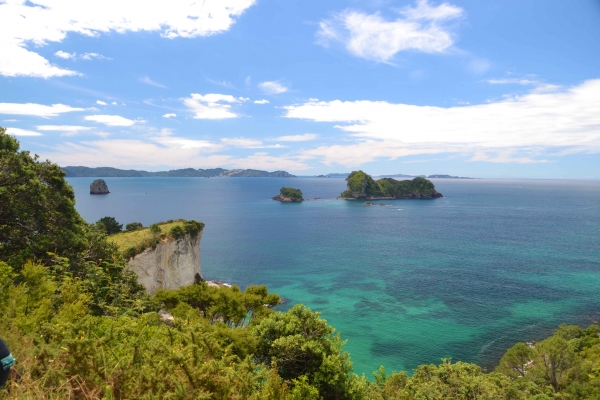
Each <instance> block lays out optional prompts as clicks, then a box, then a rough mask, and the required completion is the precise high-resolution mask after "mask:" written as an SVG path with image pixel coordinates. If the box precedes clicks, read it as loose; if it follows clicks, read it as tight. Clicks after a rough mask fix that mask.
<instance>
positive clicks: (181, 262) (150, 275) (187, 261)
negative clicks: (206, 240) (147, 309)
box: [128, 231, 202, 294]
mask: <svg viewBox="0 0 600 400" xmlns="http://www.w3.org/2000/svg"><path fill="white" fill-rule="evenodd" d="M201 239H202V231H200V232H199V233H198V235H197V236H195V237H193V236H191V235H189V234H187V235H185V236H184V237H183V238H181V239H179V240H175V239H169V240H167V241H164V242H161V243H159V244H158V245H157V246H156V249H154V250H152V248H147V249H146V250H144V252H143V253H141V254H138V255H136V256H135V257H133V258H131V259H130V260H129V262H128V267H129V268H130V269H131V270H132V271H134V272H135V273H136V274H137V276H138V282H139V283H141V284H142V285H144V286H145V287H146V290H147V291H148V293H149V294H153V293H154V292H156V291H157V290H160V289H176V288H178V287H180V286H186V285H191V284H192V283H194V277H195V276H196V274H200V276H202V271H201V269H200V240H201Z"/></svg>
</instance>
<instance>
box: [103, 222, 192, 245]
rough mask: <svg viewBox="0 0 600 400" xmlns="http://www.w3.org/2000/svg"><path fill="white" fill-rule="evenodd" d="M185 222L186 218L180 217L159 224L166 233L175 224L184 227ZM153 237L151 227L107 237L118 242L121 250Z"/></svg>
mask: <svg viewBox="0 0 600 400" xmlns="http://www.w3.org/2000/svg"><path fill="white" fill-rule="evenodd" d="M184 222H185V220H183V219H178V220H176V221H172V222H161V223H158V224H157V225H158V226H160V228H161V230H162V232H163V234H166V233H168V232H169V231H170V230H171V228H173V227H174V226H181V227H183V223H184ZM152 239H154V235H153V234H152V232H150V227H148V228H143V229H140V230H137V231H133V232H120V233H116V234H114V235H111V236H109V237H108V238H107V240H108V241H109V242H113V243H114V244H116V245H117V246H118V247H119V250H121V251H125V250H127V249H128V248H129V247H137V246H139V245H140V244H143V243H146V242H150V241H151V240H152Z"/></svg>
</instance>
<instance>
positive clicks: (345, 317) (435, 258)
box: [68, 178, 600, 378]
mask: <svg viewBox="0 0 600 400" xmlns="http://www.w3.org/2000/svg"><path fill="white" fill-rule="evenodd" d="M68 181H69V183H70V184H71V185H73V187H74V189H75V193H76V201H77V204H76V207H77V209H78V210H79V212H80V213H81V215H82V216H83V217H84V218H85V219H86V220H87V221H89V222H95V221H97V220H98V219H100V218H101V217H104V216H113V217H115V218H116V219H117V220H118V221H119V222H120V223H123V224H126V223H129V222H136V221H139V222H142V223H143V224H144V225H149V224H151V223H153V222H158V221H162V220H168V219H176V218H186V219H196V220H199V221H203V222H204V223H206V228H205V230H204V236H203V239H202V243H201V245H200V248H201V259H202V261H201V263H202V271H203V275H204V278H205V279H216V280H221V281H225V282H231V283H235V284H238V285H239V286H241V287H242V288H243V287H245V286H247V285H250V284H266V285H268V287H269V288H270V290H271V291H273V292H276V293H279V294H280V295H281V296H283V297H284V298H286V299H287V303H286V304H285V305H283V306H282V308H283V309H285V308H286V307H289V306H291V305H292V304H295V303H304V304H306V305H307V306H309V307H310V308H311V309H313V310H317V311H320V312H321V313H322V316H323V318H325V319H326V320H327V321H328V322H329V323H330V324H332V325H333V326H334V327H335V328H336V329H337V330H338V331H339V332H341V334H342V338H343V339H347V340H348V342H347V344H346V346H345V349H346V350H348V351H349V352H350V353H351V358H352V361H353V362H354V369H355V371H356V372H358V373H359V374H361V373H365V374H367V376H368V377H369V378H370V377H371V372H372V371H374V370H376V369H377V368H378V367H379V365H381V364H383V365H384V366H385V367H386V369H387V370H388V371H392V370H407V371H411V370H412V369H413V368H415V367H416V366H417V365H419V364H423V363H439V361H440V358H442V357H452V358H453V360H462V361H468V362H475V363H479V364H480V365H483V366H485V367H488V369H490V368H492V367H493V366H494V365H495V364H496V363H497V361H498V359H499V357H500V356H501V355H502V354H503V353H504V351H505V350H506V349H507V348H509V347H510V346H512V345H513V344H514V343H516V342H517V341H530V340H536V339H540V338H543V337H545V336H547V335H548V334H550V333H551V332H552V330H553V329H554V328H556V326H557V325H558V324H560V323H563V322H564V323H573V324H582V325H588V324H590V323H592V322H597V321H598V320H599V319H600V181H561V180H556V181H554V180H543V181H542V180H540V181H536V180H453V179H438V180H433V182H434V183H435V185H436V189H437V190H438V191H439V192H441V193H442V194H443V195H444V198H442V199H435V200H394V201H385V202H384V203H386V204H388V205H389V206H387V207H379V206H376V207H368V206H364V205H362V204H363V202H360V201H344V200H336V199H335V198H336V197H337V196H338V195H339V194H340V193H341V192H342V191H343V190H344V189H345V181H344V180H343V179H337V178H210V179H205V178H105V181H106V182H107V184H108V187H109V189H110V191H111V194H109V195H107V196H92V195H90V194H89V185H90V183H91V182H92V181H93V178H70V179H68ZM282 186H291V187H297V188H299V189H301V190H302V192H303V193H304V197H305V198H315V197H320V198H321V200H309V201H306V202H304V203H300V204H283V203H279V202H276V201H273V200H271V199H270V198H271V197H272V196H274V195H276V194H278V193H279V189H280V188H281V187H282Z"/></svg>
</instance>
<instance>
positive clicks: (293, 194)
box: [273, 187, 304, 203]
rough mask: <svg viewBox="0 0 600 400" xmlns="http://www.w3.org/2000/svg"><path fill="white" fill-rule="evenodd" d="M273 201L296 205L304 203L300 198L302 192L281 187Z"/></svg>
mask: <svg viewBox="0 0 600 400" xmlns="http://www.w3.org/2000/svg"><path fill="white" fill-rule="evenodd" d="M273 200H278V201H281V202H283V203H298V202H301V201H304V198H302V191H301V190H300V189H294V188H286V187H282V188H281V190H280V191H279V194H278V195H277V196H275V197H273Z"/></svg>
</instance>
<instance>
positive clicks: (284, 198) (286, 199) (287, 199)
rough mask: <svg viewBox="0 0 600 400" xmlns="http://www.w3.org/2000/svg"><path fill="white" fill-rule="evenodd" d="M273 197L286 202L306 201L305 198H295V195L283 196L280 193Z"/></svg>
mask: <svg viewBox="0 0 600 400" xmlns="http://www.w3.org/2000/svg"><path fill="white" fill-rule="evenodd" d="M272 199H273V200H277V201H281V202H284V203H299V202H301V201H304V199H296V198H293V197H285V196H282V195H280V194H278V195H277V196H275V197H272Z"/></svg>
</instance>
